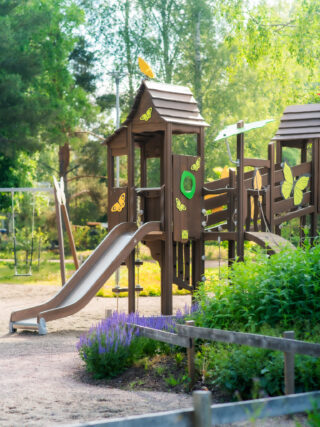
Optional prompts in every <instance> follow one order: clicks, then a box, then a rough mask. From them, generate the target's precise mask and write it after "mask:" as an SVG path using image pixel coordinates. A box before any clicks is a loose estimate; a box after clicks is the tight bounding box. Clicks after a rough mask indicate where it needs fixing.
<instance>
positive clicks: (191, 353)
mask: <svg viewBox="0 0 320 427" xmlns="http://www.w3.org/2000/svg"><path fill="white" fill-rule="evenodd" d="M186 325H187V326H194V320H186ZM189 340H190V345H189V347H188V348H187V356H188V374H189V378H190V389H191V388H192V386H193V384H194V382H195V367H194V355H195V352H194V338H189ZM196 425H198V424H196Z"/></svg>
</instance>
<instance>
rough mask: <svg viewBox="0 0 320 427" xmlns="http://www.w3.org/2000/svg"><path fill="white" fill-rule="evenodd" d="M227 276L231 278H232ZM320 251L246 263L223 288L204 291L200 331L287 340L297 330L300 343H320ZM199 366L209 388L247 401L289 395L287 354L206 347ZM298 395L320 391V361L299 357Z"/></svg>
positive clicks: (285, 253)
mask: <svg viewBox="0 0 320 427" xmlns="http://www.w3.org/2000/svg"><path fill="white" fill-rule="evenodd" d="M227 273H228V274H229V277H227ZM319 298H320V245H319V244H317V245H316V246H314V247H310V245H306V246H305V247H304V248H297V249H296V250H285V251H283V252H281V253H279V254H276V255H273V256H271V257H268V256H267V255H266V254H264V253H263V252H262V251H258V252H257V254H256V255H255V256H254V257H251V258H250V259H246V260H245V262H243V263H234V264H233V267H232V269H230V270H229V272H227V271H226V272H225V276H224V281H223V282H222V283H219V284H218V283H216V282H214V283H210V284H209V286H208V285H206V286H205V285H202V286H201V287H200V289H199V291H198V295H197V300H198V304H199V307H200V310H199V311H198V312H196V313H194V314H193V318H194V319H195V320H196V324H197V326H203V327H209V328H220V329H229V330H234V331H247V332H256V333H261V334H264V335H274V336H281V335H282V332H283V331H284V330H286V329H289V328H290V329H294V330H295V333H296V338H297V339H301V340H307V341H313V342H319V341H320V330H319V326H317V325H319V323H320V311H319V309H318V301H319ZM197 364H198V369H199V371H200V373H201V374H202V377H203V379H204V381H205V383H207V385H208V386H209V387H218V388H220V389H223V390H225V391H228V392H229V393H231V394H233V395H237V396H238V397H241V398H249V397H250V398H252V397H253V398H256V397H258V396H257V395H258V394H259V391H263V393H265V394H267V395H278V394H282V393H283V391H284V379H283V365H284V362H283V353H280V352H275V351H268V350H264V349H258V348H251V347H244V346H236V345H224V344H216V343H215V344H205V345H201V346H200V348H199V352H198V356H197ZM295 386H296V391H297V392H303V391H310V390H317V389H319V387H320V358H313V357H309V356H303V355H296V356H295Z"/></svg>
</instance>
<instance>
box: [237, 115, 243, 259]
mask: <svg viewBox="0 0 320 427" xmlns="http://www.w3.org/2000/svg"><path fill="white" fill-rule="evenodd" d="M243 126H244V122H243V121H242V120H241V121H239V122H238V123H237V127H238V128H242V127H243ZM243 160H244V134H243V133H239V134H238V135H237V162H238V165H237V190H238V191H237V193H238V200H237V256H238V261H243V259H244V230H243V227H244V215H243V208H244V200H243V199H244V191H245V189H244V167H243Z"/></svg>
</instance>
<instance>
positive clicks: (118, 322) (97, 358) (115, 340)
mask: <svg viewBox="0 0 320 427" xmlns="http://www.w3.org/2000/svg"><path fill="white" fill-rule="evenodd" d="M194 309H195V308H191V309H189V308H188V307H185V310H184V313H183V312H181V311H178V312H177V314H176V316H174V317H173V316H170V317H169V316H151V317H145V316H140V315H139V314H137V313H131V314H125V313H118V312H113V314H112V316H110V317H108V318H106V319H104V320H102V321H101V322H100V323H98V324H97V325H95V326H93V327H91V328H90V330H89V331H88V332H87V333H86V334H84V335H82V336H81V337H80V340H79V342H78V344H77V350H78V352H79V354H80V357H81V358H82V360H83V361H84V362H85V364H86V368H87V370H88V371H89V372H91V373H92V374H93V375H94V377H95V378H102V377H106V378H112V377H115V376H117V375H119V374H120V373H121V372H123V371H124V370H125V369H127V368H128V367H129V366H131V365H132V364H133V363H134V361H135V360H138V359H140V358H142V357H144V356H146V355H153V354H155V352H156V351H157V350H158V349H159V343H158V342H156V341H153V340H150V339H147V338H144V337H140V336H139V329H137V328H135V327H134V326H133V325H134V324H136V325H140V326H146V327H149V328H153V329H159V330H164V331H170V332H173V331H174V330H175V327H176V324H177V323H181V322H183V320H184V318H185V317H186V316H187V315H189V314H190V313H191V312H192V311H193V310H194Z"/></svg>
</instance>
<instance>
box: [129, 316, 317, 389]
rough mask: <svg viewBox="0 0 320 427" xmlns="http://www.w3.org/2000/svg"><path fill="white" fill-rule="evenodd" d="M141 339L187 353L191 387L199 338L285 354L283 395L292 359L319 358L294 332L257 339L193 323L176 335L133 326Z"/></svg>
mask: <svg viewBox="0 0 320 427" xmlns="http://www.w3.org/2000/svg"><path fill="white" fill-rule="evenodd" d="M135 327H136V328H138V329H139V331H140V335H142V336H145V337H147V338H151V339H154V340H158V341H162V342H166V343H168V344H174V345H179V346H181V347H185V348H186V349H187V354H188V373H189V377H190V378H191V383H193V382H194V376H195V368H194V340H195V339H197V338H199V339H203V340H207V341H214V342H224V343H228V344H238V345H247V346H250V347H258V348H264V349H268V350H276V351H282V352H283V353H284V380H285V393H286V394H293V393H294V355H295V354H305V355H308V356H315V357H320V344H314V343H310V342H306V341H299V340H295V339H294V332H293V331H287V332H284V337H283V338H278V337H272V336H267V335H258V334H251V333H244V332H235V331H226V330H222V329H211V328H199V327H195V326H194V322H193V321H192V320H190V321H187V322H186V324H185V325H177V333H176V334H174V333H171V332H165V331H159V330H156V329H152V328H147V327H144V326H140V325H135Z"/></svg>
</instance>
